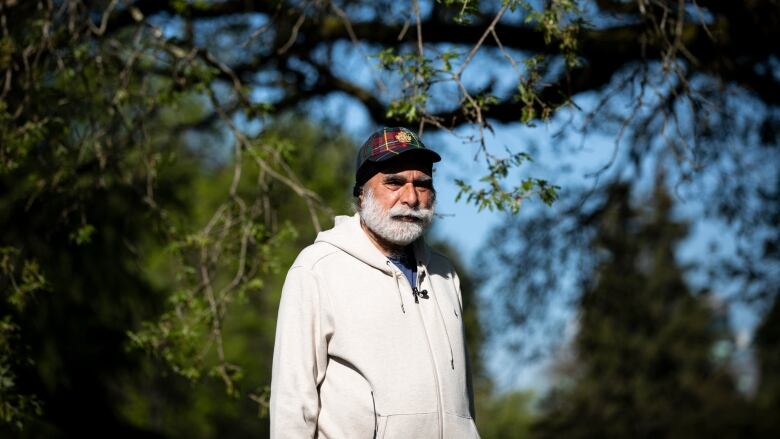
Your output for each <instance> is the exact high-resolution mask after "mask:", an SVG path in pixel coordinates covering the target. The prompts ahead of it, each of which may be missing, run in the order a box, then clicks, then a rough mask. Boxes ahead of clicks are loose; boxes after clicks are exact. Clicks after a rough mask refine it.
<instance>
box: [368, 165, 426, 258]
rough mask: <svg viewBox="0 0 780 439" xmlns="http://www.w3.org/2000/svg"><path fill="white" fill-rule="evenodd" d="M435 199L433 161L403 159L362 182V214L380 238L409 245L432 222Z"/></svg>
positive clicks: (369, 226) (397, 243)
mask: <svg viewBox="0 0 780 439" xmlns="http://www.w3.org/2000/svg"><path fill="white" fill-rule="evenodd" d="M435 199H436V193H435V191H434V189H433V179H432V177H431V165H430V163H427V162H421V161H418V160H407V161H402V162H398V163H394V164H392V165H389V166H387V167H386V168H384V169H383V170H382V171H380V172H378V173H377V174H375V175H374V176H373V177H371V179H369V180H368V181H367V182H366V183H365V185H363V193H362V194H361V195H360V216H361V218H362V219H363V222H364V223H365V224H366V225H367V226H368V228H369V229H371V231H372V232H374V233H376V234H377V235H379V236H380V237H381V238H383V239H385V240H387V241H389V242H391V243H393V244H396V245H407V244H409V243H411V242H412V241H414V240H415V239H417V238H419V237H420V236H421V235H422V234H423V232H424V231H425V229H426V228H427V227H428V225H430V223H431V220H432V219H433V205H434V201H435Z"/></svg>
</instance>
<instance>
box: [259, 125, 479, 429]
mask: <svg viewBox="0 0 780 439" xmlns="http://www.w3.org/2000/svg"><path fill="white" fill-rule="evenodd" d="M440 160H441V157H440V156H439V154H437V153H436V152H434V151H432V150H430V149H427V148H426V147H425V146H424V145H423V143H422V142H421V141H420V139H419V138H418V137H417V136H416V135H415V134H414V133H413V132H411V131H409V130H408V129H406V128H383V129H381V130H379V131H377V132H375V133H374V134H372V135H371V136H370V137H369V138H368V140H367V141H366V142H365V143H364V144H363V146H362V147H361V148H360V150H359V151H358V157H357V172H356V178H355V180H356V183H355V188H354V191H353V194H354V195H355V204H356V210H357V214H355V215H354V216H351V217H346V216H340V217H336V221H335V224H336V225H335V227H334V228H332V229H330V230H327V231H324V232H321V233H320V234H319V235H318V236H317V239H316V240H315V242H314V244H312V245H310V246H308V247H306V248H305V249H304V250H303V251H302V252H301V253H300V254H299V255H298V258H297V259H296V260H295V262H294V263H293V265H292V267H291V268H290V271H289V272H288V273H287V279H286V280H285V283H284V288H283V290H282V299H281V303H280V305H279V317H278V320H277V326H276V342H275V345H274V359H273V371H272V383H271V407H270V409H271V437H272V438H313V437H318V438H339V439H341V438H388V439H390V438H403V439H409V438H448V439H457V438H478V437H479V435H478V433H477V430H476V426H475V425H474V421H473V417H474V416H473V415H474V410H473V407H474V405H473V392H472V388H471V379H470V372H469V365H468V362H467V358H468V356H467V354H466V346H465V343H464V336H463V319H462V312H463V307H462V303H463V302H462V300H461V292H460V283H459V281H458V276H457V274H456V273H455V271H454V269H453V267H452V264H450V262H449V261H448V260H447V259H446V258H445V257H444V256H442V255H441V254H439V253H437V252H435V251H432V250H431V249H430V248H429V247H428V246H427V245H426V244H425V242H424V240H423V233H424V232H425V230H426V228H427V227H428V226H429V225H430V224H431V221H432V219H433V211H434V202H435V199H436V191H435V190H434V187H433V179H432V175H433V169H432V168H433V163H435V162H438V161H440Z"/></svg>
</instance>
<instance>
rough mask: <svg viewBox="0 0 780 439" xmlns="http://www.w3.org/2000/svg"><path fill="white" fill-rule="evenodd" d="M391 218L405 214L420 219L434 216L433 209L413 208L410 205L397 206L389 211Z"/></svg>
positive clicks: (423, 219)
mask: <svg viewBox="0 0 780 439" xmlns="http://www.w3.org/2000/svg"><path fill="white" fill-rule="evenodd" d="M388 214H389V216H390V217H391V218H394V217H399V216H405V217H411V218H415V219H417V220H420V221H425V220H427V219H430V218H431V217H432V216H433V209H426V208H416V209H413V208H411V207H408V206H395V207H393V208H391V209H390V211H389V212H388Z"/></svg>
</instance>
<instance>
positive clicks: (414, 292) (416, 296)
mask: <svg viewBox="0 0 780 439" xmlns="http://www.w3.org/2000/svg"><path fill="white" fill-rule="evenodd" d="M412 295H413V296H414V303H420V300H419V297H422V298H423V299H427V298H428V290H422V291H419V290H418V289H417V287H413V288H412Z"/></svg>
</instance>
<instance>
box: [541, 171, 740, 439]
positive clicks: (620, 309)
mask: <svg viewBox="0 0 780 439" xmlns="http://www.w3.org/2000/svg"><path fill="white" fill-rule="evenodd" d="M611 190H612V191H613V193H614V196H613V197H612V203H611V204H610V205H609V206H607V208H606V209H605V210H604V214H603V216H602V217H600V218H599V220H598V223H599V226H598V232H597V235H596V237H595V246H596V248H597V249H598V253H595V254H596V255H597V257H598V260H599V262H598V265H597V267H596V271H595V273H594V274H593V278H592V281H591V282H589V283H588V284H587V285H586V286H585V288H584V292H583V294H582V296H581V297H580V299H579V302H578V305H579V306H578V310H579V315H578V320H577V321H578V329H577V335H576V336H575V338H574V341H573V346H572V358H571V359H569V360H568V361H567V365H566V366H562V368H563V370H565V375H564V374H562V375H563V376H562V380H561V384H560V385H559V386H558V388H556V389H554V390H553V391H552V392H551V394H550V396H548V398H547V400H546V401H545V404H544V409H543V410H544V414H543V416H542V417H541V418H540V420H539V422H538V423H537V424H536V425H535V427H534V431H535V433H536V435H537V436H539V437H561V436H565V437H710V436H729V437H742V436H749V435H750V434H749V432H750V429H749V422H750V421H749V417H748V413H749V412H748V409H747V403H746V401H744V400H743V399H742V397H741V395H739V394H738V393H737V391H736V387H735V386H734V383H733V380H732V378H731V375H730V373H729V366H730V365H729V360H730V348H729V346H733V342H732V341H731V340H732V335H731V332H730V331H729V329H728V324H727V323H726V321H725V319H726V315H725V314H721V315H718V314H717V313H718V312H721V313H722V310H718V309H716V308H714V303H715V302H714V300H715V298H714V297H711V296H707V295H702V294H694V293H693V292H692V291H690V289H689V288H688V286H687V285H686V282H685V280H684V278H683V271H684V270H683V267H681V266H680V265H679V264H678V263H677V262H676V258H675V253H674V252H675V247H676V245H677V243H679V242H680V240H681V239H683V238H684V237H685V235H686V234H687V227H686V225H685V224H682V223H679V222H675V221H674V220H673V219H672V218H671V207H672V203H671V199H670V197H669V195H668V194H667V193H666V192H665V191H664V189H663V188H658V189H657V190H656V192H655V194H654V196H653V198H652V199H651V200H649V202H647V203H645V206H646V207H645V208H644V209H641V208H635V207H633V205H632V204H633V203H631V202H630V198H629V190H628V187H627V186H624V185H623V186H615V187H613V188H612V189H611ZM708 300H709V301H708ZM583 419H587V420H588V422H582V421H583Z"/></svg>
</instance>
